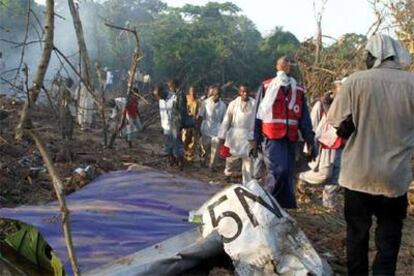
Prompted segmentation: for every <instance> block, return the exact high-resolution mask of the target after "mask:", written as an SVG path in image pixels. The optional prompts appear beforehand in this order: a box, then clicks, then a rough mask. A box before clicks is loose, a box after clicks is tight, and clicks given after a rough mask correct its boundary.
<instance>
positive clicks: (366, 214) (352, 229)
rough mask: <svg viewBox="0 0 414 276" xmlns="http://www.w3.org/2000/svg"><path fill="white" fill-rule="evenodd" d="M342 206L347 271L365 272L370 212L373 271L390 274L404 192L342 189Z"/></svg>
mask: <svg viewBox="0 0 414 276" xmlns="http://www.w3.org/2000/svg"><path fill="white" fill-rule="evenodd" d="M344 209H345V210H344V211H345V220H346V224H347V238H346V247H347V248H346V255H347V266H348V275H368V242H369V230H370V228H371V224H372V216H373V215H374V216H375V217H376V218H377V228H376V229H375V244H376V247H377V254H376V256H375V259H374V263H373V265H372V272H373V275H394V274H395V269H396V265H397V259H398V251H399V250H400V245H401V236H402V232H401V231H402V227H403V220H404V218H405V217H406V213H407V195H406V194H405V195H403V196H400V197H397V198H389V197H385V196H375V195H370V194H366V193H361V192H355V191H351V190H349V189H345V208H344Z"/></svg>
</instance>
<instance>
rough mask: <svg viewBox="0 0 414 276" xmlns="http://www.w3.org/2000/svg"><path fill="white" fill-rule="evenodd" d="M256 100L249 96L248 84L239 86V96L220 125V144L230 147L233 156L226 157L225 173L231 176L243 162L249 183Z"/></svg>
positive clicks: (230, 105) (246, 180)
mask: <svg viewBox="0 0 414 276" xmlns="http://www.w3.org/2000/svg"><path fill="white" fill-rule="evenodd" d="M254 104H255V100H254V99H253V98H251V97H249V91H248V86H247V85H246V84H242V85H240V86H239V96H238V97H237V98H236V99H235V100H233V101H232V102H230V104H229V106H228V108H227V111H226V115H225V116H224V119H223V122H222V123H221V126H220V131H219V135H218V137H219V139H220V144H224V145H225V146H226V147H228V148H229V149H230V154H231V156H229V157H227V158H226V167H225V170H224V174H225V175H226V176H231V175H233V174H234V172H235V170H237V171H239V170H240V168H239V169H237V168H236V166H237V165H238V164H239V161H240V160H241V162H242V181H243V184H244V185H245V184H247V183H248V182H249V181H250V180H251V179H252V159H251V158H250V156H249V153H250V150H251V146H250V143H249V140H252V139H253V130H252V129H251V125H252V124H253V120H254V116H255V110H254Z"/></svg>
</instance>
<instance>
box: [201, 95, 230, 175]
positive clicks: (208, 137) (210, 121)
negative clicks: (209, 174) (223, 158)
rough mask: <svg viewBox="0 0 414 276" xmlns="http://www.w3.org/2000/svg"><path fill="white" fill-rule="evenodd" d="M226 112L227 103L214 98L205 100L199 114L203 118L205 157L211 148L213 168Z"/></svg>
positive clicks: (202, 130) (202, 134)
mask: <svg viewBox="0 0 414 276" xmlns="http://www.w3.org/2000/svg"><path fill="white" fill-rule="evenodd" d="M225 113H226V104H225V103H224V102H223V101H222V100H218V102H214V101H213V99H212V98H208V99H206V100H204V102H203V104H202V106H201V108H200V111H199V112H198V116H199V117H201V118H203V122H202V123H201V129H200V131H201V143H202V145H203V149H204V151H205V152H204V153H203V155H204V157H206V155H207V151H208V149H210V161H209V164H208V165H209V167H210V168H213V167H214V164H215V161H216V159H217V150H218V146H219V138H218V133H219V130H220V125H221V122H222V121H223V118H224V115H225Z"/></svg>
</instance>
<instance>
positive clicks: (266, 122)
mask: <svg viewBox="0 0 414 276" xmlns="http://www.w3.org/2000/svg"><path fill="white" fill-rule="evenodd" d="M291 67H292V65H291V61H290V60H289V58H288V57H286V56H283V57H281V58H279V59H278V60H277V62H276V70H277V75H276V77H274V78H272V79H269V80H266V81H264V82H263V83H262V85H261V86H260V88H259V91H258V93H257V99H256V120H255V123H254V141H252V147H253V148H254V149H255V148H256V147H261V149H262V152H263V159H264V162H265V164H266V167H267V176H266V179H265V187H266V188H267V189H269V190H270V191H271V193H272V194H273V196H274V197H275V198H276V200H277V201H278V202H279V204H280V206H281V207H283V208H296V207H297V205H296V196H295V183H294V172H295V153H296V144H297V143H296V142H297V141H298V139H299V131H300V132H301V134H302V136H303V138H304V139H305V142H306V143H307V144H308V146H309V148H310V149H311V155H312V157H313V158H314V157H315V156H316V150H315V146H314V144H315V143H314V136H315V134H314V132H313V130H312V123H311V119H310V116H309V111H308V108H307V105H306V99H305V95H304V92H305V91H304V88H303V87H301V86H299V85H297V83H296V80H295V79H294V78H293V77H291V76H290V73H291Z"/></svg>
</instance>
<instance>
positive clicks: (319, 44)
mask: <svg viewBox="0 0 414 276" xmlns="http://www.w3.org/2000/svg"><path fill="white" fill-rule="evenodd" d="M316 24H317V34H316V45H315V64H318V63H319V59H320V54H321V50H322V22H321V21H318V22H316Z"/></svg>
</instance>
